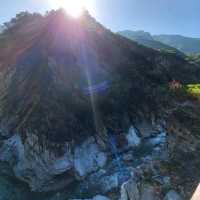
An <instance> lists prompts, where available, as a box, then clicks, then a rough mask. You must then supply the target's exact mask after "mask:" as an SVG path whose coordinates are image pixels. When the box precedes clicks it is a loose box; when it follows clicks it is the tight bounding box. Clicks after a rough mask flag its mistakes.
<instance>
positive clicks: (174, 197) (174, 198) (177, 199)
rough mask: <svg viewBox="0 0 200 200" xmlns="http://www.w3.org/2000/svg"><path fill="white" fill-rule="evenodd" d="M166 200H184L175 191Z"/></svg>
mask: <svg viewBox="0 0 200 200" xmlns="http://www.w3.org/2000/svg"><path fill="white" fill-rule="evenodd" d="M164 200H182V198H181V196H180V195H179V194H178V193H177V192H176V191H174V190H171V191H169V192H168V193H167V194H166V196H165V198H164Z"/></svg>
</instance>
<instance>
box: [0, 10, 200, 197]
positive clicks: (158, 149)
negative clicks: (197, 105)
mask: <svg viewBox="0 0 200 200" xmlns="http://www.w3.org/2000/svg"><path fill="white" fill-rule="evenodd" d="M174 81H175V82H177V83H180V85H188V84H193V83H198V82H199V81H200V67H199V66H198V65H196V64H193V63H191V62H188V61H187V60H186V59H184V58H183V57H181V56H179V55H177V54H172V53H167V52H163V51H157V50H154V49H151V48H147V47H145V46H141V45H139V44H138V43H137V42H134V41H131V40H129V39H126V38H125V37H122V36H120V35H118V34H114V33H112V32H111V31H109V30H108V29H106V28H105V27H104V26H103V25H101V24H99V23H98V22H97V21H96V20H95V19H94V18H93V17H91V16H90V14H89V13H88V12H87V11H85V12H84V14H83V15H82V16H81V17H80V18H77V19H75V18H72V17H70V16H68V15H66V13H65V12H64V11H63V10H57V11H51V12H49V13H48V14H46V15H45V16H42V15H40V14H30V13H27V12H23V13H21V14H19V15H17V16H16V17H15V18H13V19H12V20H11V22H9V23H7V28H6V30H5V31H4V32H3V33H2V34H1V35H0V130H1V131H0V168H1V169H2V170H0V175H2V174H3V175H4V176H6V177H10V176H11V178H12V179H13V178H17V180H20V181H22V182H23V183H26V184H27V185H28V187H29V190H31V191H33V192H40V193H42V194H43V193H45V194H48V195H50V194H52V193H53V194H56V195H55V197H54V199H57V198H59V197H60V195H61V196H62V195H65V196H64V197H62V198H61V199H71V198H72V197H73V199H74V198H75V199H77V198H88V196H90V198H91V195H94V196H95V195H97V194H99V193H101V194H106V195H110V196H112V195H114V196H115V197H111V199H114V200H115V199H118V196H119V191H120V187H121V186H122V185H123V183H125V182H126V181H128V180H129V179H130V180H132V178H133V177H134V179H133V180H134V181H137V184H135V186H137V187H138V188H137V189H138V190H139V191H142V190H143V189H144V190H146V189H147V188H146V183H147V182H148V184H149V185H150V184H152V182H153V184H154V185H153V186H151V185H150V186H148V189H149V187H150V188H151V189H152V187H153V189H152V190H154V189H155V188H156V187H159V188H160V190H159V191H160V193H159V196H160V198H161V197H163V196H164V195H166V194H167V192H168V191H169V190H167V191H166V188H165V185H164V183H162V182H161V183H160V182H159V181H156V180H154V177H158V176H159V173H161V168H159V167H160V161H161V160H165V161H166V160H167V159H168V158H166V154H167V153H168V149H167V143H166V140H167V139H168V138H167V136H168V133H167V132H166V131H167V128H166V124H167V122H168V121H169V119H168V117H169V116H170V114H171V115H172V116H173V113H171V111H173V110H174V109H175V110H176V108H177V105H179V104H180V102H179V101H181V100H182V99H184V98H185V97H183V98H182V97H180V99H181V100H179V98H178V97H177V96H178V95H177V94H176V91H175V92H174V93H173V92H171V90H170V87H169V86H171V83H174ZM188 99H189V98H187V97H186V100H185V99H184V101H187V100H188ZM182 101H183V100H182ZM181 103H183V102H181ZM169 122H170V121H169ZM170 124H172V123H170ZM169 126H170V125H169ZM149 158H150V159H149ZM154 164H155V166H154ZM172 164H173V163H172ZM154 167H155V169H156V170H154ZM157 168H159V169H157ZM3 175H2V177H3ZM163 176H164V175H163ZM165 176H166V175H165ZM163 180H164V177H163ZM140 181H141V183H140ZM130 182H131V183H132V182H133V181H130ZM158 182H159V183H158ZM134 183H135V182H134ZM134 183H133V185H134ZM143 183H145V184H144V185H143ZM171 185H172V188H174V189H177V188H178V186H177V185H178V184H177V185H176V186H174V185H173V184H171ZM131 187H132V186H131ZM11 188H12V187H11ZM122 189H123V187H122ZM58 191H59V192H58ZM116 191H117V192H116ZM49 192H50V194H49ZM57 192H58V193H57ZM63 193H64V194H63ZM66 193H67V195H68V196H67V195H66ZM117 195H118V196H117ZM156 195H157V194H156ZM66 196H67V197H66ZM69 197H70V198H69ZM19 199H20V198H19ZM35 199H37V198H35ZM47 199H50V198H47ZM122 200H123V199H122Z"/></svg>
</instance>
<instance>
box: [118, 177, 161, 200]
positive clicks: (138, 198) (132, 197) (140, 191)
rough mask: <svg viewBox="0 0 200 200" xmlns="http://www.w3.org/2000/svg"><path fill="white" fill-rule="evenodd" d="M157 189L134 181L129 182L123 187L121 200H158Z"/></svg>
mask: <svg viewBox="0 0 200 200" xmlns="http://www.w3.org/2000/svg"><path fill="white" fill-rule="evenodd" d="M157 199H158V198H157V196H156V193H155V188H154V187H153V186H150V185H145V184H144V185H143V184H142V185H141V183H140V184H138V183H136V182H135V181H134V180H132V179H131V180H129V181H128V182H126V183H124V184H123V185H122V187H121V199H120V200H157Z"/></svg>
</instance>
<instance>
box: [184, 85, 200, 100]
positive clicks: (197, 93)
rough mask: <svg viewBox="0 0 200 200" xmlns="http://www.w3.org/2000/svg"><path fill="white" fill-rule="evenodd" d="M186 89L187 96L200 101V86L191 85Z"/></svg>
mask: <svg viewBox="0 0 200 200" xmlns="http://www.w3.org/2000/svg"><path fill="white" fill-rule="evenodd" d="M185 88H186V92H187V94H189V95H191V96H192V97H195V98H197V99H198V100H200V84H189V85H187V86H186V87H185Z"/></svg>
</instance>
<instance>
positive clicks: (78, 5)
mask: <svg viewBox="0 0 200 200" xmlns="http://www.w3.org/2000/svg"><path fill="white" fill-rule="evenodd" d="M53 7H54V8H63V9H64V10H65V11H66V13H67V14H69V15H71V16H72V17H75V18H77V17H80V16H81V14H82V13H83V10H84V8H85V4H84V0H54V1H53Z"/></svg>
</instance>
